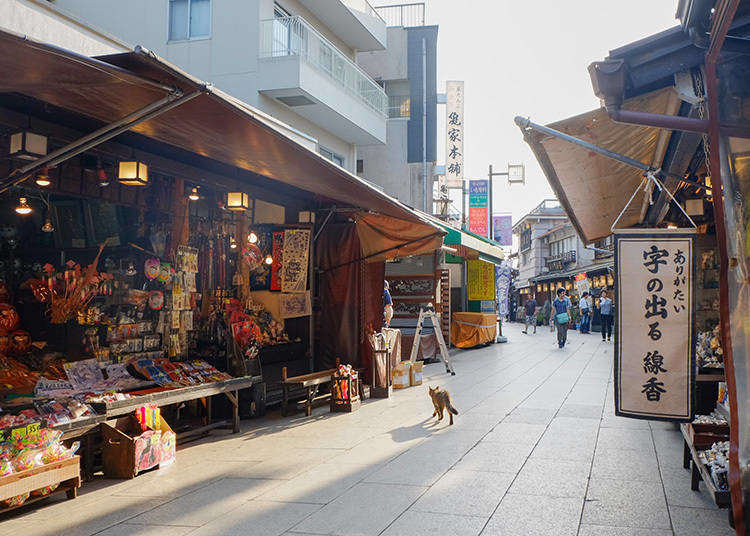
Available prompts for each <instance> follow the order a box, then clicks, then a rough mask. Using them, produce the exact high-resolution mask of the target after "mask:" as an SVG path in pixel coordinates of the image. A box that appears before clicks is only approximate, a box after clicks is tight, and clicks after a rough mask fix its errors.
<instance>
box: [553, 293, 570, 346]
mask: <svg viewBox="0 0 750 536" xmlns="http://www.w3.org/2000/svg"><path fill="white" fill-rule="evenodd" d="M552 312H553V318H554V320H555V327H557V345H558V346H559V347H560V348H562V347H563V346H565V343H566V342H567V341H568V325H569V324H570V301H569V300H568V299H567V298H566V297H565V289H564V288H559V289H557V298H555V301H553V302H552Z"/></svg>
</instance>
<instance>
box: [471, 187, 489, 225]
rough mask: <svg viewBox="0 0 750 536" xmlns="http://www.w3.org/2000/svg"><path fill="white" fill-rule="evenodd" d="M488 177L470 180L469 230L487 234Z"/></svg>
mask: <svg viewBox="0 0 750 536" xmlns="http://www.w3.org/2000/svg"><path fill="white" fill-rule="evenodd" d="M487 193H488V189H487V179H477V180H471V181H469V231H471V232H472V233H476V234H478V235H480V236H487Z"/></svg>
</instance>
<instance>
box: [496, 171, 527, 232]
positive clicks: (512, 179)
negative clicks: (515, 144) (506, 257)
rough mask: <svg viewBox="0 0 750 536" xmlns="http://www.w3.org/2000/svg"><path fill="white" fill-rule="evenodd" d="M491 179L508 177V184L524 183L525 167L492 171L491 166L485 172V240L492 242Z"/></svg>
mask: <svg viewBox="0 0 750 536" xmlns="http://www.w3.org/2000/svg"><path fill="white" fill-rule="evenodd" d="M492 177H508V184H513V183H521V184H523V183H525V181H526V167H525V166H524V165H523V164H508V168H507V171H494V172H493V171H492V164H490V169H489V171H488V172H487V206H488V210H487V238H489V239H490V240H494V239H495V237H494V236H492V235H493V232H492V231H493V229H492Z"/></svg>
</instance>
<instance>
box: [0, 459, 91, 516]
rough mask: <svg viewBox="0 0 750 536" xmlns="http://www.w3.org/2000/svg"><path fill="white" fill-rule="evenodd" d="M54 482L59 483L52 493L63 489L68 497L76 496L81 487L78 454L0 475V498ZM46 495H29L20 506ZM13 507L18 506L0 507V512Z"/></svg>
mask: <svg viewBox="0 0 750 536" xmlns="http://www.w3.org/2000/svg"><path fill="white" fill-rule="evenodd" d="M54 484H60V485H59V486H58V488H57V489H56V490H55V491H53V492H52V493H53V494H54V493H60V492H63V491H64V492H65V493H66V494H67V495H68V498H69V499H74V498H75V497H76V495H77V493H78V488H79V487H81V457H80V456H73V457H72V458H68V459H67V460H60V461H59V462H52V463H48V464H46V465H42V466H40V467H33V468H31V469H27V470H26V471H19V472H18V473H13V474H10V475H7V476H3V477H0V500H5V499H9V498H11V497H15V496H16V495H22V494H24V493H31V492H32V491H34V490H37V489H40V488H44V487H46V486H52V485H54ZM46 497H49V495H45V496H42V497H31V498H29V499H27V500H26V501H25V502H24V503H23V505H20V506H25V505H27V504H30V503H33V502H36V501H38V500H41V499H44V498H46ZM15 508H18V506H12V507H10V508H2V509H0V513H2V512H7V511H9V510H13V509H15Z"/></svg>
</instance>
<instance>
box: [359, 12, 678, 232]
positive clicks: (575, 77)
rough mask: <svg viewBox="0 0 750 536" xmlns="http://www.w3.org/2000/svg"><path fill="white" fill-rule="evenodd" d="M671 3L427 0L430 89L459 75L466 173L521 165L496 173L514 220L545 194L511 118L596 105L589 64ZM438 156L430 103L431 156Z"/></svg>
mask: <svg viewBox="0 0 750 536" xmlns="http://www.w3.org/2000/svg"><path fill="white" fill-rule="evenodd" d="M394 3H397V2H395V1H394V0H382V1H378V0H375V1H372V4H373V5H389V4H394ZM676 8H677V0H627V1H626V2H622V1H615V0H568V1H561V0H521V1H518V0H427V23H428V24H437V25H439V27H440V29H439V32H438V91H439V92H443V91H445V81H446V80H464V81H465V83H466V104H465V110H464V113H465V119H464V122H465V129H466V130H465V134H464V140H465V141H464V165H465V169H466V174H465V176H466V177H470V178H486V176H487V166H488V165H489V164H490V163H492V164H493V167H494V168H495V170H498V168H504V167H505V165H506V164H507V162H511V163H520V162H524V163H525V164H526V184H525V185H513V186H512V187H510V186H508V184H507V182H505V181H504V180H503V178H501V177H498V178H496V179H495V181H496V182H495V183H494V184H495V195H494V196H493V197H494V205H495V206H494V211H495V213H498V212H512V213H513V217H514V218H513V219H514V221H515V220H517V219H518V218H520V217H521V216H523V215H524V214H525V213H527V212H528V211H529V210H530V209H532V208H534V206H536V205H537V204H538V203H539V202H540V201H541V200H542V199H544V198H545V197H546V196H551V195H552V191H551V190H550V188H549V186H548V184H547V179H546V178H545V177H544V174H543V173H542V170H541V169H540V168H539V165H538V164H537V162H536V159H535V158H534V156H533V154H532V153H531V150H530V149H529V147H528V145H526V143H525V142H524V141H523V139H522V137H521V133H520V131H519V130H518V127H516V125H515V123H513V118H514V117H515V116H516V115H523V116H530V117H531V120H532V121H534V122H536V123H542V124H545V123H549V122H552V121H556V120H559V119H563V118H565V117H570V116H572V115H577V114H579V113H582V112H585V111H588V110H591V109H594V108H597V107H598V106H599V101H598V99H596V97H595V96H594V93H593V91H592V89H591V82H590V79H589V76H588V71H587V70H586V68H587V66H588V65H589V63H591V62H592V61H595V60H602V59H604V58H605V57H606V56H607V54H608V53H609V51H610V50H611V49H613V48H617V47H619V46H621V45H624V44H627V43H630V42H632V41H635V40H637V39H640V38H642V37H646V36H648V35H651V34H654V33H656V32H659V31H661V30H665V29H667V28H670V27H672V26H675V25H677V24H678V23H679V21H677V20H676V19H675V17H674V14H675V11H676ZM444 155H445V108H444V106H439V107H438V161H439V163H443V162H444Z"/></svg>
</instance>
